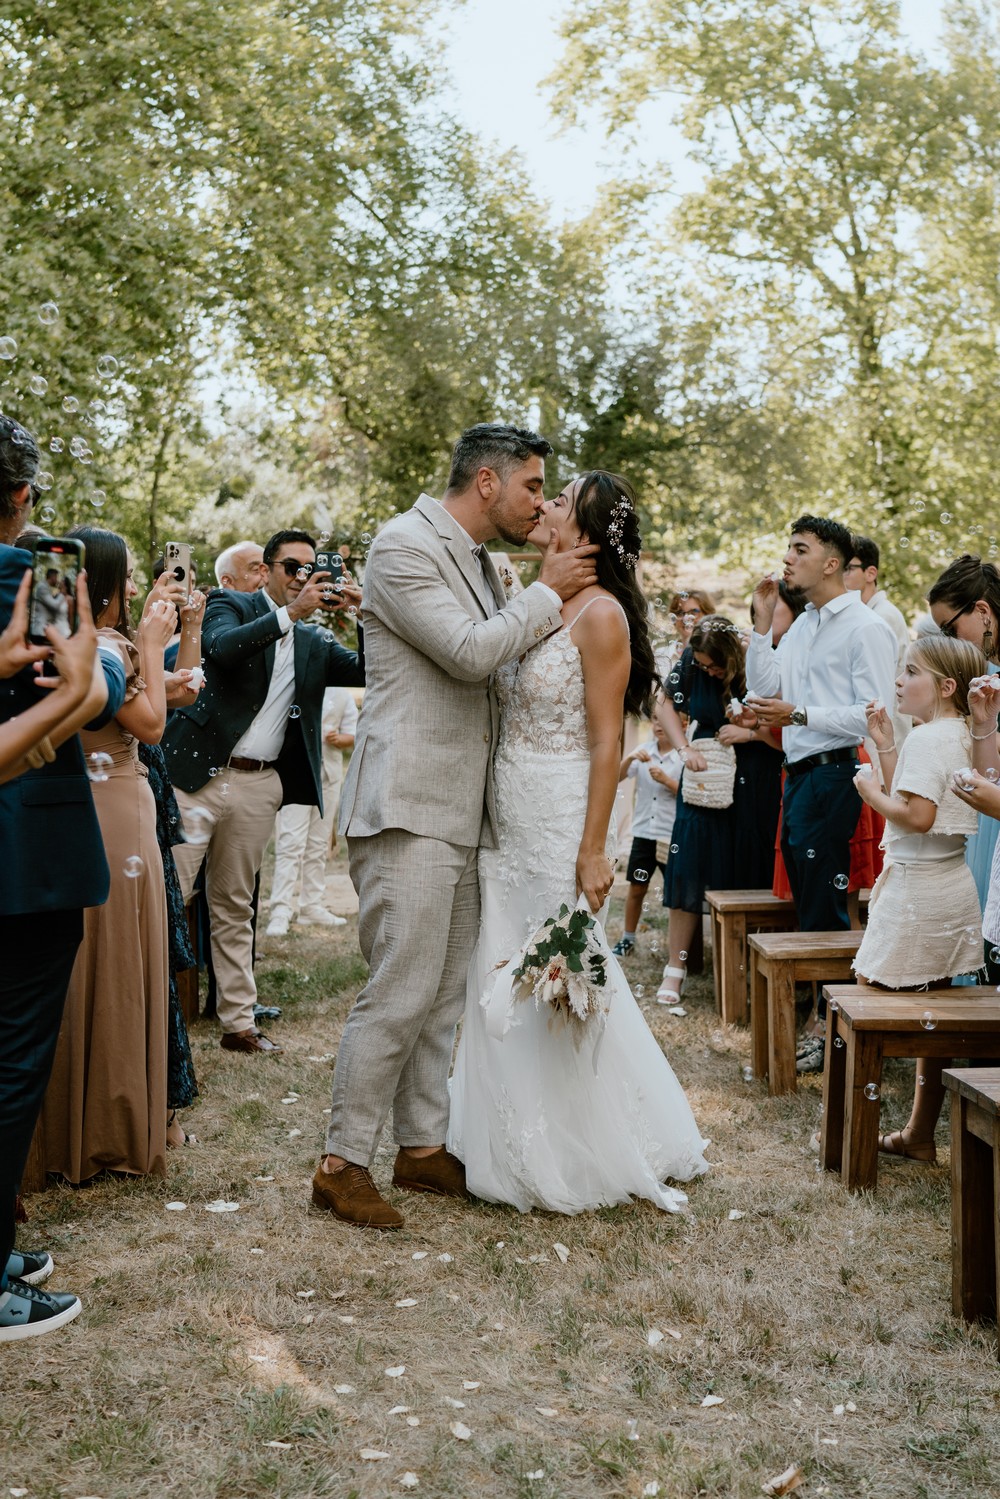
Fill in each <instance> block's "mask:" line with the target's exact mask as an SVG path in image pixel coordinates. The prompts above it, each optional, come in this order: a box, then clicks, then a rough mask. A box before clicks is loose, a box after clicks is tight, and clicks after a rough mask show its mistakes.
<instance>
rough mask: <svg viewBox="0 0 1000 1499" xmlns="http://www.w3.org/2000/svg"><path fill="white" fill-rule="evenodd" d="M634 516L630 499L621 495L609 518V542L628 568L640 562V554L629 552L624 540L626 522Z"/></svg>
mask: <svg viewBox="0 0 1000 1499" xmlns="http://www.w3.org/2000/svg"><path fill="white" fill-rule="evenodd" d="M634 514H635V511H634V510H633V509H632V505H631V503H630V502H629V500H628V498H627V497H626V496H625V495H623V494H620V495H619V496H618V499H617V500H616V501H615V503H614V505H613V507H612V510H611V515H610V517H609V518H608V530H607V539H608V542H609V543H610V545H611V546H613V547H614V549H615V551H616V552H617V553H618V556H619V558H620V559H621V561H622V562H624V564H625V566H626V567H635V566H636V564H637V563H638V561H639V553H638V552H627V551H626V550H625V546H624V542H623V540H622V538H623V536H624V534H625V522H626V520H627V519H628V517H629V516H630V515H634Z"/></svg>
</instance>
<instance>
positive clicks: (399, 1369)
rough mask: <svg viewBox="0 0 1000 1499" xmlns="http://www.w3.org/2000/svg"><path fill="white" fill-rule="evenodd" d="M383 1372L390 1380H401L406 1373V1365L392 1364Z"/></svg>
mask: <svg viewBox="0 0 1000 1499" xmlns="http://www.w3.org/2000/svg"><path fill="white" fill-rule="evenodd" d="M385 1372H386V1374H387V1375H388V1376H389V1378H390V1379H402V1377H403V1375H404V1374H405V1373H406V1365H405V1364H393V1365H391V1367H390V1368H388V1369H386V1371H385Z"/></svg>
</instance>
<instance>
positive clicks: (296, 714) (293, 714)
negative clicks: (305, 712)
mask: <svg viewBox="0 0 1000 1499" xmlns="http://www.w3.org/2000/svg"><path fill="white" fill-rule="evenodd" d="M288 716H289V718H301V717H302V709H301V708H300V707H299V705H298V703H293V704H292V706H291V708H290V709H289V710H288Z"/></svg>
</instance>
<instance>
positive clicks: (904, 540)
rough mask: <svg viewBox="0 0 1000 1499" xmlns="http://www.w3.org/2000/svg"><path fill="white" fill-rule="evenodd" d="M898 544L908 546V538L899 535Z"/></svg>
mask: <svg viewBox="0 0 1000 1499" xmlns="http://www.w3.org/2000/svg"><path fill="white" fill-rule="evenodd" d="M899 544H900V546H901V547H908V546H909V544H910V538H909V537H908V536H901V537H900V538H899Z"/></svg>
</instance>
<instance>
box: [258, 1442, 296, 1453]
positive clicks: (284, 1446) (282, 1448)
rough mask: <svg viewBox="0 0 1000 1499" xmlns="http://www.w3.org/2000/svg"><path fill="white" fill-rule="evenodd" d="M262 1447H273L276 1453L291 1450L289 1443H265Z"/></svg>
mask: <svg viewBox="0 0 1000 1499" xmlns="http://www.w3.org/2000/svg"><path fill="white" fill-rule="evenodd" d="M264 1446H265V1447H273V1448H275V1450H276V1451H278V1452H291V1450H292V1444H291V1442H265V1443H264Z"/></svg>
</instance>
